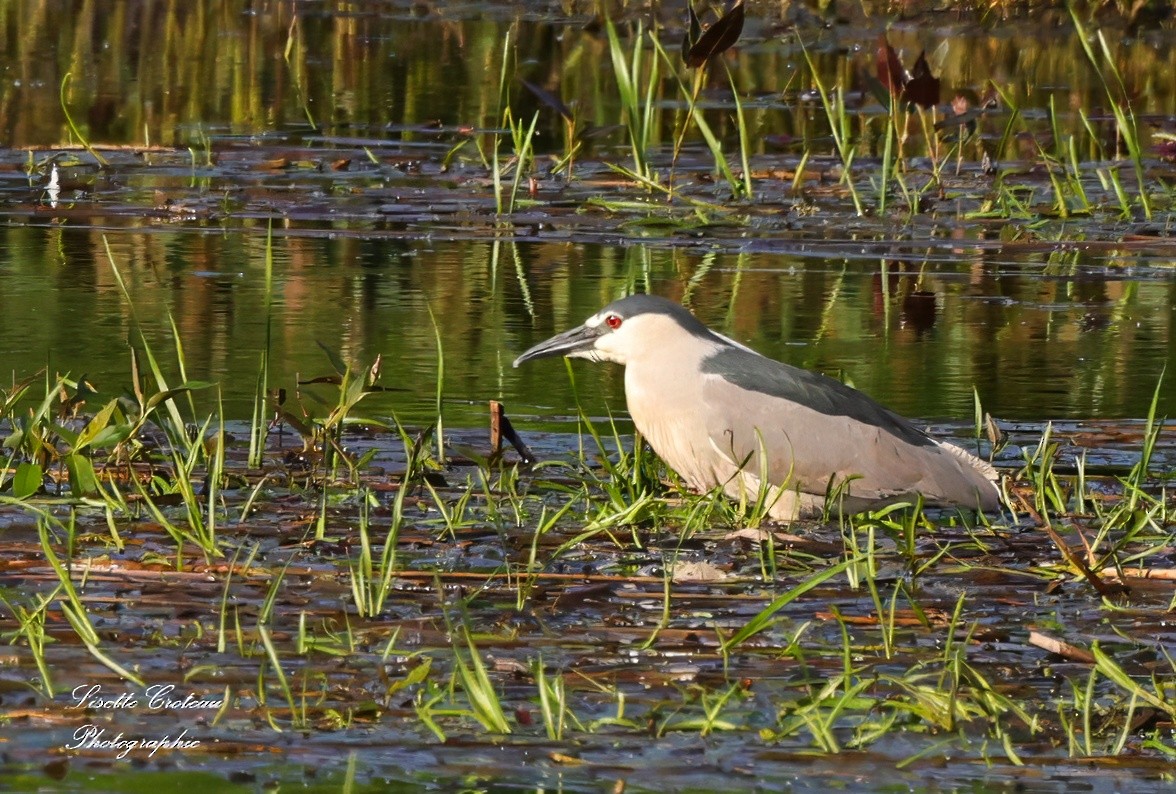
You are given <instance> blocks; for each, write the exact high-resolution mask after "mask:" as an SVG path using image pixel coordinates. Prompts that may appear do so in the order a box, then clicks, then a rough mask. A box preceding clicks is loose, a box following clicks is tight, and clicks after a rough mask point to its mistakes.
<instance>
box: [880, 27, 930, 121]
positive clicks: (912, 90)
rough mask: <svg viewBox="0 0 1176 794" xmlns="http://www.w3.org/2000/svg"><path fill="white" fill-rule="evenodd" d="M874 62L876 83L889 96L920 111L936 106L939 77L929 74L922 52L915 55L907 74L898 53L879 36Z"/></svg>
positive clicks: (924, 52)
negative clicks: (917, 55)
mask: <svg viewBox="0 0 1176 794" xmlns="http://www.w3.org/2000/svg"><path fill="white" fill-rule="evenodd" d="M874 62H875V64H876V68H877V70H878V80H879V82H881V83H882V85H883V86H885V88H886V89H887V90H889V91H890V95H891V96H893V97H901V98H902V101H903V102H908V103H913V104H915V105H919V106H920V107H924V108H931V107H934V106H935V105H938V104H939V78H938V77H935V76H934V75H932V74H931V66H930V64H928V63H927V51H926V50H924V51H923V52H921V53H919V57H918V59H917V60H916V61H915V66H914V69H912V70H911V72H910V73H909V74H908V73H907V71H906V70H905V69H903V67H902V61H900V60H899V58H898V53H897V52H895V51H894V48H893V47H891V46H890V42H888V41H887V40H886V35H885V34H883V35H881V36H879V37H878V49H877V50H876V51H875V53H874Z"/></svg>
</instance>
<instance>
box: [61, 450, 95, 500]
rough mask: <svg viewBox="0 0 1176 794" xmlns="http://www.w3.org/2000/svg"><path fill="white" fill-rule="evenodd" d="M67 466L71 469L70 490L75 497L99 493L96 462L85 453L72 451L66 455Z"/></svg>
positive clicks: (67, 468) (68, 469)
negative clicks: (95, 471)
mask: <svg viewBox="0 0 1176 794" xmlns="http://www.w3.org/2000/svg"><path fill="white" fill-rule="evenodd" d="M65 468H66V470H67V471H69V490H70V491H71V495H72V496H74V497H79V496H90V495H92V494H95V493H98V477H97V476H96V475H95V474H94V464H93V463H91V462H90V459H89V458H87V457H86V456H85V455H80V454H78V453H76V452H70V453H69V454H67V455H66V456H65Z"/></svg>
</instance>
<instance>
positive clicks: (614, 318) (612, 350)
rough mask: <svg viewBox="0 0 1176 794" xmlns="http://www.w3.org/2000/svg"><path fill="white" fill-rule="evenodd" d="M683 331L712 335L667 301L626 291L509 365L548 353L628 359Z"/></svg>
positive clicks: (622, 361) (660, 345) (668, 341)
mask: <svg viewBox="0 0 1176 794" xmlns="http://www.w3.org/2000/svg"><path fill="white" fill-rule="evenodd" d="M683 334H686V335H692V336H697V337H703V338H707V339H712V340H713V339H714V338H715V337H716V334H714V333H713V332H712V331H710V330H709V329H708V328H707V327H706V326H705V325H703V324H702V323H701V322H699V321H698V320H697V319H695V317H694V315H692V314H691V313H690V312H688V311H687V310H686V309H684V308H682V307H681V306H679V305H678V304H676V303H674V302H672V301H668V300H666V299H665V298H659V297H657V296H655V295H630V296H629V297H627V298H621V299H620V300H616V301H613V302H612V303H610V304H609V305H607V306H605V307H604V308H603V309H601V310H600V311H598V312H597V313H596V314H594V315H592V316H591V317H589V318H588V319H587V320H585V321H584V324H583V325H580V326H577V327H575V328H572V329H571V330H568V331H564V332H563V333H562V334H557V335H556V336H553V337H551V338H550V339H548V340H547V341H546V342H540V343H539V344H537V345H535V346H534V347H532V348H531V349H530V350H527V351H526V352H525V353H523V354H522V355H521V356H519V357H518V358H516V359H515V360H514V365H515V366H516V367H517V366H518V365H519V364H522V363H523V362H524V361H530V360H531V359H535V358H546V357H548V356H566V357H568V358H586V359H588V360H589V361H611V362H613V363H616V364H628V363H629V362H630V361H632V360H634V359H635V358H639V357H641V356H642V355H646V354H650V353H656V351H657V350H659V349H661V348H663V347H665V346H666V345H669V344H672V343H673V342H674V341H676V340H678V339H680V338H681V336H680V335H683Z"/></svg>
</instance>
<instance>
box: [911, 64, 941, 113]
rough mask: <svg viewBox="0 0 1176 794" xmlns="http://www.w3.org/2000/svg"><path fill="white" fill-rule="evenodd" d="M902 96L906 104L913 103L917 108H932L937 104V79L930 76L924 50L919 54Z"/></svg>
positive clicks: (929, 68)
mask: <svg viewBox="0 0 1176 794" xmlns="http://www.w3.org/2000/svg"><path fill="white" fill-rule="evenodd" d="M902 96H903V99H905V100H906V101H907V102H913V103H915V104H916V105H918V106H919V107H924V108H932V107H935V106H936V105H938V104H939V78H938V77H934V76H932V74H931V67H930V66H928V65H927V52H926V50H924V51H923V52H920V53H919V58H918V60H916V61H915V68H914V69H912V70H911V76H910V79H909V80H908V81H907V84H906V86H905V87H904V88H903V92H902Z"/></svg>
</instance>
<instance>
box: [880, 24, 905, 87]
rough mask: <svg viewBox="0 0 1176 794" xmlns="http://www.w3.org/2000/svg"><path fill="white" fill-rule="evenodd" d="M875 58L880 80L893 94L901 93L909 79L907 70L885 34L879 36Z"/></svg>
mask: <svg viewBox="0 0 1176 794" xmlns="http://www.w3.org/2000/svg"><path fill="white" fill-rule="evenodd" d="M874 60H875V62H876V63H877V68H878V80H879V82H881V83H882V85H884V86H886V89H887V90H888V91H890V95H891V96H898V95H899V94H901V93H902V87H903V86H904V85H905V84H906V81H907V75H906V70H905V69H903V68H902V61H900V60H899V59H898V53H897V52H895V51H894V48H893V47H891V46H890V42H889V41H887V40H886V36H885V34H883V35H881V36H879V37H878V50H877V52H876V53H875V54H874Z"/></svg>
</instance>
